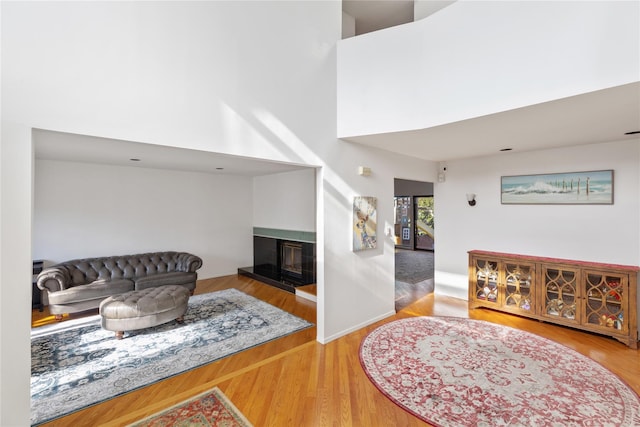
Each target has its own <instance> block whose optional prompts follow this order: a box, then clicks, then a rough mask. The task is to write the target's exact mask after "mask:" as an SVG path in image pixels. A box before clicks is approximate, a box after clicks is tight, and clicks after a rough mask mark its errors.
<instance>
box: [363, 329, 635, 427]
mask: <svg viewBox="0 0 640 427" xmlns="http://www.w3.org/2000/svg"><path fill="white" fill-rule="evenodd" d="M360 361H361V364H362V366H363V368H364V371H365V372H366V373H367V375H368V376H369V378H370V379H371V381H372V382H373V383H374V384H375V385H376V387H378V389H379V390H380V391H381V392H382V393H384V394H385V395H386V396H387V397H388V398H389V399H391V400H392V401H393V402H395V403H396V404H397V405H399V406H400V407H402V408H404V409H406V410H407V411H409V412H411V413H413V414H414V415H416V416H417V417H418V418H420V419H422V420H423V421H425V422H427V423H430V424H433V425H436V426H441V427H450V426H536V427H540V426H563V427H567V426H586V425H589V426H640V398H639V397H638V395H637V394H636V393H635V392H634V391H633V390H632V389H630V388H629V387H628V386H627V385H626V384H625V383H624V382H623V381H622V380H621V379H620V378H618V377H617V376H616V375H614V374H613V373H612V372H610V371H609V370H607V369H605V368H604V367H603V366H601V365H599V364H598V363H596V362H594V361H593V360H591V359H589V358H588V357H586V356H583V355H581V354H579V353H578V352H576V351H574V350H572V349H570V348H568V347H565V346H563V345H560V344H557V343H555V342H553V341H550V340H547V339H545V338H542V337H538V336H536V335H533V334H531V333H528V332H524V331H520V330H517V329H513V328H509V327H506V326H501V325H496V324H493V323H489V322H485V321H479V320H470V319H461V318H445V317H414V318H408V319H401V320H397V321H393V322H390V323H387V324H385V325H382V326H380V327H379V328H377V329H375V330H373V331H372V332H371V333H370V334H369V335H367V336H366V337H365V338H364V340H363V341H362V343H361V346H360Z"/></svg>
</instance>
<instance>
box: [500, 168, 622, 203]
mask: <svg viewBox="0 0 640 427" xmlns="http://www.w3.org/2000/svg"><path fill="white" fill-rule="evenodd" d="M500 193H501V202H502V204H503V205H533V204H542V205H612V204H613V170H612V169H609V170H598V171H585V172H565V173H550V174H537V175H514V176H503V177H502V178H501V183H500Z"/></svg>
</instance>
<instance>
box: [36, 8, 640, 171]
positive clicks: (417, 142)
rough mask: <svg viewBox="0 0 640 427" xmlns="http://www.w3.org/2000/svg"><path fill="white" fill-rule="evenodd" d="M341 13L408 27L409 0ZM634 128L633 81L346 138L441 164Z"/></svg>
mask: <svg viewBox="0 0 640 427" xmlns="http://www.w3.org/2000/svg"><path fill="white" fill-rule="evenodd" d="M451 3H452V2H451V1H444V0H434V1H431V2H428V3H427V7H428V9H429V10H427V11H426V12H425V10H422V12H421V13H423V14H424V13H426V14H429V13H433V12H436V11H437V10H439V9H440V8H442V7H444V6H446V5H448V4H451ZM343 10H344V11H345V12H346V13H348V14H349V15H351V16H353V17H354V19H355V20H356V27H357V28H356V30H357V33H358V34H362V33H366V32H370V31H375V30H379V29H382V28H387V27H391V26H395V25H400V24H403V23H406V22H411V21H413V1H411V0H409V1H407V0H344V1H343ZM639 130H640V83H638V82H636V83H632V84H628V85H624V86H620V87H615V88H610V89H606V90H601V91H597V92H593V93H589V94H584V95H579V96H574V97H571V98H566V99H561V100H557V101H552V102H547V103H544V104H539V105H534V106H530V107H525V108H521V109H517V110H512V111H506V112H502V113H497V114H493V115H489V116H484V117H478V118H474V119H470V120H465V121H462V122H457V123H450V124H446V125H442V126H437V127H433V128H429V129H416V130H412V131H407V132H395V133H389V134H379V135H361V136H354V137H350V138H346V140H347V141H350V142H354V143H359V144H363V145H367V146H371V147H376V148H381V149H384V150H388V151H393V152H397V153H401V154H405V155H408V156H413V157H418V158H422V159H427V160H433V161H446V160H454V159H460V158H470V157H478V156H487V155H495V154H496V153H498V152H499V151H500V150H502V149H511V150H513V151H514V152H522V151H532V150H540V149H549V148H554V147H563V146H573V145H584V144H590V143H601V142H608V141H619V140H622V139H637V138H638V137H639V135H637V134H634V135H625V133H627V132H633V131H639ZM34 141H35V154H36V157H37V158H44V159H56V160H67V161H82V162H89V163H104V164H112V165H122V166H125V165H126V166H138V167H148V168H169V169H175V170H189V171H199V172H208V173H220V174H222V173H224V174H237V175H248V176H257V175H266V174H272V173H280V172H287V171H291V170H296V169H300V168H304V167H305V166H303V165H290V164H286V163H277V162H267V161H262V160H257V159H252V158H245V157H237V156H229V155H222V154H216V153H210V152H203V151H198V150H186V149H179V148H173V147H165V146H158V145H152V144H142V143H134V142H128V141H118V140H112V139H105V138H97V137H90V136H81V135H71V134H64V133H59V132H48V131H36V132H35V133H34ZM87 143H88V144H87ZM131 158H139V159H141V161H139V162H136V161H131V160H130V159H131ZM220 168H222V169H220Z"/></svg>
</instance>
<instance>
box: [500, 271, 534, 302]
mask: <svg viewBox="0 0 640 427" xmlns="http://www.w3.org/2000/svg"><path fill="white" fill-rule="evenodd" d="M534 272H535V268H534V266H533V265H532V264H521V263H512V262H505V267H504V274H505V278H504V283H505V289H504V292H505V294H504V305H505V306H506V307H508V308H511V309H516V310H521V311H526V312H531V311H532V310H534V300H533V298H534V292H533V291H532V289H535V288H533V287H532V285H533V277H534V276H535V274H534Z"/></svg>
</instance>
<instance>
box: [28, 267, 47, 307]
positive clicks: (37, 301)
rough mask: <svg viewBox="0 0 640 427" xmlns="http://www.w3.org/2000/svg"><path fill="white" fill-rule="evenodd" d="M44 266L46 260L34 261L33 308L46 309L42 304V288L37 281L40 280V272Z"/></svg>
mask: <svg viewBox="0 0 640 427" xmlns="http://www.w3.org/2000/svg"><path fill="white" fill-rule="evenodd" d="M43 267H44V261H42V260H34V261H33V279H32V280H31V309H34V308H37V309H38V310H39V311H42V310H44V305H43V304H42V291H41V290H40V288H38V285H37V284H36V281H37V280H38V274H39V273H40V272H41V271H42V268H43Z"/></svg>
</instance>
